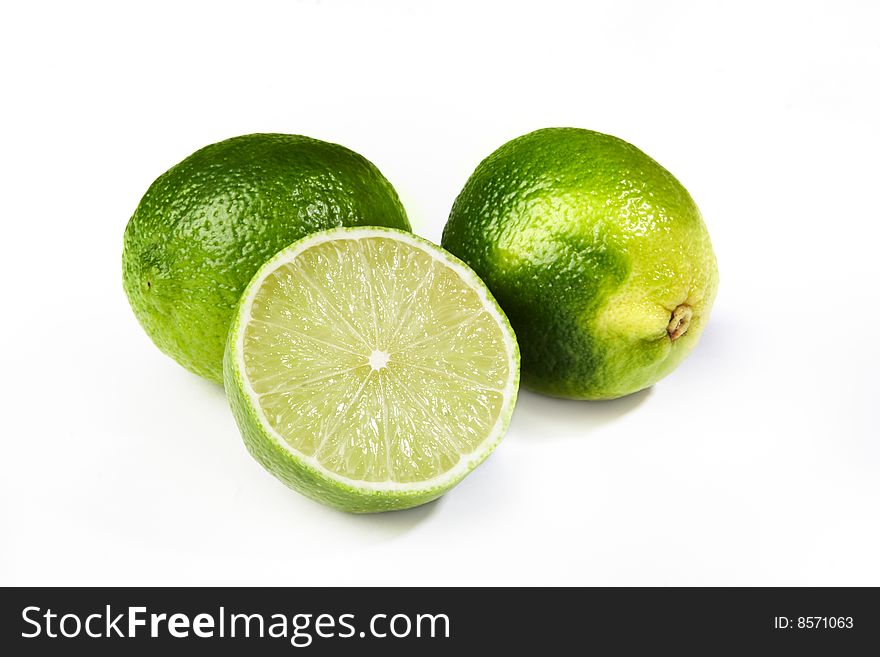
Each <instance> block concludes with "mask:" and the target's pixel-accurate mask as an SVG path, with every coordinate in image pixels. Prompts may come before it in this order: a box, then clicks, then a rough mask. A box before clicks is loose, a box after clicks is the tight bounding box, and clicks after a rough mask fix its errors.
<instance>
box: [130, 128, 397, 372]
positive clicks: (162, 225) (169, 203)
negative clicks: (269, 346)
mask: <svg viewBox="0 0 880 657" xmlns="http://www.w3.org/2000/svg"><path fill="white" fill-rule="evenodd" d="M335 226H386V227H391V228H399V229H403V230H410V225H409V221H408V220H407V218H406V212H405V211H404V209H403V206H402V205H401V203H400V199H399V198H398V196H397V193H396V192H395V191H394V188H393V187H392V186H391V184H390V183H389V182H388V181H387V180H386V179H385V177H384V176H383V175H382V174H381V172H380V171H379V170H378V169H377V168H376V167H375V166H374V165H373V164H372V163H371V162H369V161H368V160H366V159H365V158H364V157H362V156H360V155H358V154H357V153H355V152H353V151H351V150H349V149H347V148H345V147H343V146H339V145H337V144H330V143H327V142H323V141H319V140H317V139H311V138H309V137H303V136H300V135H283V134H255V135H245V136H241V137H234V138H232V139H228V140H226V141H222V142H219V143H216V144H212V145H210V146H206V147H205V148H203V149H201V150H199V151H197V152H196V153H194V154H193V155H191V156H189V157H188V158H186V159H185V160H183V161H182V162H181V163H180V164H178V165H176V166H174V167H172V168H171V169H169V170H168V171H167V172H165V173H164V174H162V175H161V176H160V177H159V178H158V179H157V180H156V181H155V182H154V183H153V184H152V185H151V186H150V188H149V189H148V190H147V193H146V194H145V195H144V197H143V199H141V202H140V204H139V205H138V208H137V210H136V211H135V213H134V216H132V218H131V219H130V220H129V222H128V225H127V226H126V229H125V237H124V247H123V254H122V274H123V285H124V287H125V292H126V294H127V295H128V300H129V303H130V304H131V307H132V309H133V310H134V313H135V315H136V316H137V318H138V320H139V321H140V323H141V325H142V326H143V327H144V330H145V331H146V332H147V334H148V335H149V336H150V338H152V340H153V342H155V343H156V345H157V346H158V347H159V348H160V349H161V350H162V351H163V352H165V353H166V354H168V355H169V356H171V357H172V358H174V359H175V360H177V362H179V363H180V364H181V365H183V366H184V367H186V368H187V369H189V370H191V371H193V372H195V373H196V374H199V375H201V376H204V377H206V378H208V379H211V380H214V381H218V382H222V381H223V349H224V346H225V344H226V333H227V330H228V328H229V323H230V321H231V319H232V314H233V309H234V308H235V307H236V305H237V304H238V300H239V297H240V295H241V292H242V290H244V288H245V286H246V285H247V283H248V282H249V281H250V279H251V277H252V276H253V275H254V272H256V271H257V269H258V268H259V267H260V265H262V264H263V263H264V262H265V261H266V259H268V258H269V256H271V255H273V254H275V253H276V252H277V251H279V250H280V249H281V248H283V247H285V246H287V245H288V244H290V243H291V242H294V241H295V240H297V239H299V238H301V237H304V236H305V235H308V234H310V233H312V232H315V231H318V230H323V229H327V228H332V227H335Z"/></svg>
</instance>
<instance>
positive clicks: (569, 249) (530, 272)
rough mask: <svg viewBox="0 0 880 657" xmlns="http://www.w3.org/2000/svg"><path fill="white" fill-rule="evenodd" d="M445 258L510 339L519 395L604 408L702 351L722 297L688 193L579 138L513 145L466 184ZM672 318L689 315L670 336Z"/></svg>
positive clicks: (618, 150) (547, 133)
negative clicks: (506, 323) (466, 276)
mask: <svg viewBox="0 0 880 657" xmlns="http://www.w3.org/2000/svg"><path fill="white" fill-rule="evenodd" d="M442 244H443V246H444V248H446V249H447V250H449V251H450V252H452V253H453V254H455V255H457V256H458V257H459V258H461V259H462V260H464V261H465V262H467V263H468V264H469V265H470V266H471V267H472V268H473V269H474V270H475V271H476V272H477V274H479V275H480V276H481V277H482V278H483V280H484V281H485V282H486V284H487V285H488V287H489V289H490V290H491V291H492V293H493V294H494V295H495V298H496V299H497V300H498V302H499V304H500V305H501V307H502V308H503V309H504V311H505V312H506V313H507V316H508V318H509V319H510V322H511V324H512V326H513V328H514V331H515V332H516V335H517V339H518V341H519V345H520V350H521V354H522V381H523V383H524V385H526V386H527V387H530V388H532V389H534V390H537V391H539V392H543V393H546V394H550V395H554V396H560V397H568V398H574V399H609V398H614V397H620V396H622V395H626V394H629V393H632V392H636V391H638V390H641V389H643V388H646V387H648V386H651V385H653V384H654V383H655V382H656V381H658V380H659V379H661V378H662V377H664V376H666V375H667V374H669V373H670V372H671V371H672V370H673V369H675V367H676V366H677V365H678V364H679V363H680V362H681V361H682V360H683V359H684V358H685V356H687V354H688V353H689V352H690V351H691V350H692V349H693V347H694V346H695V345H696V343H697V341H698V339H699V337H700V334H701V332H702V330H703V328H704V326H705V324H706V321H707V320H708V317H709V311H710V310H711V307H712V303H713V301H714V298H715V294H716V291H717V287H718V269H717V265H716V260H715V255H714V253H713V250H712V245H711V242H710V239H709V234H708V231H707V230H706V226H705V224H704V223H703V219H702V217H701V215H700V211H699V210H698V209H697V206H696V204H695V203H694V201H693V199H692V198H691V196H690V194H688V192H687V190H685V188H684V187H683V186H682V185H681V183H679V182H678V180H676V179H675V178H674V177H673V176H672V174H671V173H669V172H668V171H667V170H666V169H664V168H663V167H662V166H660V165H659V164H658V163H657V162H655V161H654V160H653V159H651V158H650V157H648V156H647V155H646V154H645V153H643V152H642V151H640V150H639V149H638V148H636V147H635V146H632V145H631V144H628V143H627V142H624V141H622V140H620V139H618V138H616V137H612V136H610V135H605V134H602V133H598V132H593V131H590V130H582V129H578V128H547V129H543V130H538V131H536V132H532V133H529V134H527V135H524V136H522V137H519V138H517V139H514V140H512V141H510V142H508V143H507V144H505V145H504V146H502V147H501V148H499V149H498V150H497V151H495V152H494V153H492V154H491V155H490V156H489V157H487V158H486V159H485V160H483V162H481V163H480V165H479V166H478V167H477V169H476V171H475V172H474V173H473V175H472V176H471V177H470V179H469V180H468V181H467V183H466V184H465V186H464V189H463V190H462V191H461V193H460V194H459V196H458V198H457V199H456V201H455V204H454V205H453V208H452V211H451V213H450V216H449V220H448V223H447V224H446V228H445V229H444V231H443V240H442ZM677 308H687V309H688V313H689V314H690V313H692V315H691V319H690V325H689V326H688V328H687V331H686V332H684V334H682V335H680V336H675V339H673V335H674V333H672V332H671V328H670V327H671V324H670V321H671V319H672V315H673V313H675V311H676V309H677Z"/></svg>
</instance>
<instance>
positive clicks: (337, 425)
mask: <svg viewBox="0 0 880 657" xmlns="http://www.w3.org/2000/svg"><path fill="white" fill-rule="evenodd" d="M224 369H225V377H224V380H225V384H226V394H227V396H228V398H229V402H230V404H231V406H232V410H233V413H234V414H235V417H236V421H237V422H238V425H239V428H240V429H241V433H242V436H243V438H244V441H245V444H246V445H247V448H248V450H249V451H250V452H251V454H252V455H253V456H254V458H256V460H257V461H259V462H260V463H261V464H262V465H263V467H265V468H266V469H267V470H268V471H269V472H271V473H272V474H273V475H275V476H276V477H277V478H278V479H280V480H281V481H283V482H284V483H285V484H287V485H288V486H290V487H291V488H294V489H296V490H298V491H300V492H302V493H304V494H305V495H308V496H309V497H312V498H314V499H316V500H318V501H320V502H323V503H325V504H329V505H331V506H335V507H338V508H341V509H344V510H347V511H354V512H371V511H386V510H393V509H403V508H407V507H412V506H416V505H418V504H423V503H425V502H428V501H430V500H432V499H435V498H437V497H439V496H440V495H442V494H443V493H445V492H446V491H448V490H449V489H450V488H452V487H453V486H454V485H455V484H457V483H458V482H459V481H461V479H462V478H464V476H465V475H467V474H468V473H469V472H470V471H471V470H473V469H474V468H475V467H476V466H477V465H479V464H480V463H481V462H482V461H483V460H484V459H485V458H486V457H487V456H488V455H489V453H490V452H491V451H492V450H493V449H494V448H495V446H496V445H497V444H498V442H499V441H500V440H501V437H502V436H503V434H504V432H505V430H506V428H507V424H508V421H509V419H510V415H511V413H512V411H513V407H514V404H515V402H516V395H517V387H518V383H519V350H518V348H517V344H516V339H515V337H514V334H513V331H512V329H511V328H510V324H509V323H508V321H507V318H506V317H505V315H504V313H503V312H502V310H501V309H500V308H499V307H498V304H497V303H496V302H495V299H494V298H493V297H492V295H491V293H490V292H489V291H488V289H487V288H486V286H485V285H484V284H483V283H482V281H481V280H480V279H479V278H478V277H477V275H476V274H475V273H474V272H473V271H472V270H471V269H470V268H469V267H468V266H467V265H465V264H464V263H463V262H461V261H460V260H458V259H457V258H455V257H454V256H452V255H450V254H449V253H447V252H446V251H444V250H443V249H441V248H440V247H437V246H435V245H433V244H431V243H430V242H427V241H425V240H423V239H421V238H418V237H416V236H414V235H412V234H409V233H405V232H403V231H399V230H394V229H386V228H337V229H332V230H328V231H323V232H320V233H315V234H313V235H310V236H308V237H306V238H304V239H302V240H300V241H298V242H295V243H294V244H292V245H291V246H289V247H288V248H286V249H284V250H283V251H281V252H280V253H278V254H277V255H275V256H274V257H273V258H272V259H270V260H269V261H268V262H267V263H266V264H265V265H263V267H262V268H261V269H260V270H259V271H258V272H257V274H256V275H255V276H254V278H253V279H252V280H251V282H250V284H249V285H248V287H247V288H246V290H245V292H244V294H243V296H242V298H241V302H240V304H239V306H238V309H237V311H236V315H235V318H234V320H233V323H232V326H231V329H230V332H229V339H228V342H227V346H226V357H225V362H224Z"/></svg>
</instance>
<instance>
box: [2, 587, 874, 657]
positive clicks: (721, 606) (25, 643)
mask: <svg viewBox="0 0 880 657" xmlns="http://www.w3.org/2000/svg"><path fill="white" fill-rule="evenodd" d="M0 596H2V605H0V629H2V634H0V648H3V649H4V650H3V652H4V654H6V655H27V654H35V655H54V654H58V655H60V654H67V651H69V650H71V649H73V650H83V651H87V653H86V654H89V655H114V656H115V655H120V654H124V655H140V654H145V655H146V654H156V651H157V650H161V654H162V655H163V656H164V655H191V654H193V650H198V651H202V650H210V651H212V652H215V651H216V652H219V653H221V654H224V653H226V652H229V653H230V654H248V655H251V654H254V655H291V654H298V653H305V654H313V655H339V654H355V653H363V652H364V651H367V652H366V654H372V653H374V652H378V651H381V652H382V654H384V655H397V654H400V655H403V654H420V655H448V654H450V652H449V651H451V650H453V651H461V650H465V651H475V650H477V649H485V648H491V649H492V651H493V653H495V652H497V651H507V650H510V651H516V654H521V653H525V654H529V652H530V651H535V652H536V653H537V654H573V653H574V652H578V653H580V652H590V651H592V650H593V649H597V648H602V654H608V652H609V649H610V653H611V654H631V653H632V652H633V651H635V650H639V651H650V652H651V653H653V652H658V651H660V650H662V651H663V652H664V653H665V652H667V651H670V652H671V653H672V654H699V655H714V654H718V653H728V652H730V651H748V653H749V654H751V653H754V652H755V651H756V650H761V651H764V650H766V651H771V650H772V651H776V653H777V654H794V653H795V651H797V654H829V655H851V654H865V652H863V651H865V650H872V651H873V650H876V649H877V648H878V646H880V598H878V595H877V590H876V589H746V588H739V589H681V588H677V589H546V588H543V589H522V588H517V589H457V588H447V589H426V588H387V589H344V588H343V589H331V588H301V589H281V588H277V589H253V588H243V589H228V588H224V589H210V588H208V589H159V588H153V589H122V588H112V589H105V588H100V589H99V588H88V589H51V588H49V589H14V588H13V589H3V590H0ZM9 649H11V651H10V650H9ZM547 651H553V652H550V653H548V652H547ZM463 654H468V653H463ZM646 654H648V653H646Z"/></svg>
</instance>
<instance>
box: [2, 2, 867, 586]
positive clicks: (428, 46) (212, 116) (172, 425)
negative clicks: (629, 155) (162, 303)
mask: <svg viewBox="0 0 880 657" xmlns="http://www.w3.org/2000/svg"><path fill="white" fill-rule="evenodd" d="M878 7H880V5H878V4H877V3H872V2H867V1H866V2H862V3H858V2H840V1H839V0H835V1H833V2H827V3H816V2H756V3H750V2H742V1H738V2H724V3H709V2H672V3H652V2H644V3H636V2H628V3H627V2H607V3H605V2H602V3H588V2H571V3H561V2H560V3H554V2H547V1H546V0H543V1H541V2H533V3H516V2H469V3H457V2H450V1H449V0H445V1H442V2H420V3H415V2H413V3H403V2H400V3H391V2H369V3H368V2H363V3H358V2H341V1H336V2H333V1H330V0H326V1H321V2H319V1H317V0H312V1H300V2H247V3H234V4H233V3H222V2H186V3H184V2H168V3H166V2H156V1H153V2H149V3H140V6H139V7H135V6H134V4H133V3H110V2H108V3H106V4H97V3H94V2H77V3H65V2H57V3H47V2H31V3H6V4H4V8H3V9H2V15H0V66H2V78H0V96H2V102H0V117H2V122H0V129H2V144H0V167H2V169H0V181H2V182H0V184H2V206H0V207H2V217H0V221H2V224H0V225H2V229H0V230H2V232H0V235H2V238H0V241H2V255H0V275H2V278H0V281H2V283H0V284H2V322H0V345H2V351H0V363H2V367H0V404H2V423H3V424H2V426H3V428H2V432H0V433H2V438H0V439H2V452H0V469H2V473H0V583H2V584H125V585H134V584H218V585H219V584H290V585H296V584H315V585H324V584H414V585H422V584H609V585H610V584H614V585H629V584H644V585H667V584H672V585H682V584H698V585H703V584H736V585H739V584H757V585H778V584H796V585H807V584H822V585H824V584H841V585H859V584H873V585H880V556H878V555H880V505H878V503H880V478H878V474H880V438H878V436H880V430H878V429H880V422H878V419H880V418H878V410H877V408H878V393H880V386H878V380H880V377H878V372H880V347H878V345H880V340H878V338H877V331H878V327H880V293H878V281H880V263H878V260H880V258H878V246H877V243H878V238H880V229H878V222H880V211H878V207H880V205H878V200H877V199H878V180H880V175H878V174H880V166H878V153H880V129H878V125H880V120H878V117H880V95H878V88H880V84H878V81H880V38H878V36H877V34H878V28H880V10H878ZM558 125H571V126H580V127H586V128H592V129H595V130H600V131H603V132H609V133H612V134H614V135H617V136H619V137H622V138H624V139H626V140H628V141H630V142H632V143H634V144H636V145H637V146H639V147H640V148H642V149H643V150H645V151H646V152H647V153H648V154H650V155H652V156H653V157H654V158H656V159H657V160H659V161H660V162H661V163H662V164H663V165H664V166H666V167H667V168H668V169H670V170H671V171H672V172H673V173H674V174H675V175H676V176H677V177H678V178H679V179H680V180H681V181H682V182H683V183H684V184H685V185H686V186H687V187H688V189H689V190H690V191H691V193H692V194H693V195H694V197H695V198H696V200H697V202H698V204H699V205H700V207H701V209H702V211H703V214H704V215H705V218H706V221H707V224H708V226H709V230H710V233H711V235H712V238H713V241H714V244H715V249H716V252H717V255H718V260H719V266H720V271H721V287H720V293H719V296H718V301H717V303H716V306H715V312H714V315H713V317H712V320H711V322H710V324H709V326H708V328H707V330H706V333H705V334H704V338H703V341H702V343H701V344H700V346H699V347H698V349H697V350H696V351H695V352H694V353H693V354H692V356H691V357H690V359H689V360H688V361H687V362H686V363H685V364H684V365H683V366H682V367H680V368H679V370H678V371H676V372H675V373H674V374H673V375H671V376H670V377H668V378H667V379H665V380H663V381H661V382H660V383H658V384H657V385H656V386H655V387H654V388H653V389H652V390H650V391H647V392H643V393H640V394H636V395H634V396H632V397H629V398H625V399H622V400H619V401H614V402H600V403H588V402H567V401H560V400H554V399H549V398H545V397H541V396H537V395H535V394H532V393H529V392H527V391H523V392H522V393H521V397H520V401H519V405H518V407H517V409H516V412H515V415H514V417H513V421H512V423H511V425H510V431H509V433H508V435H507V437H506V438H505V440H504V442H503V443H502V444H501V446H500V447H499V448H498V450H497V451H496V452H495V453H494V454H493V455H492V457H491V458H490V459H489V460H488V461H487V462H486V463H485V464H484V465H483V466H482V467H480V468H479V469H478V470H477V471H476V472H475V473H474V474H472V475H471V476H470V477H468V478H467V479H466V480H465V481H464V482H463V483H462V484H461V485H460V486H459V487H458V488H456V489H455V490H454V491H453V492H451V493H450V494H449V495H447V496H446V497H445V498H443V499H442V500H440V501H439V502H437V503H434V504H430V505H428V506H425V507H422V508H419V509H417V510H412V511H407V512H400V513H394V514H386V515H380V516H350V515H345V514H342V513H339V512H337V511H333V510H331V509H328V508H324V507H322V506H320V505H318V504H316V503H314V502H311V501H309V500H307V499H305V498H303V497H301V496H300V495H298V494H297V493H295V492H292V491H290V490H288V489H286V488H284V487H283V486H282V485H281V484H280V483H278V482H277V481H276V480H275V479H273V478H272V477H271V476H270V475H268V474H266V473H265V472H264V471H263V470H262V469H261V468H260V467H259V465H257V464H256V463H255V462H254V461H253V460H251V458H250V457H249V456H248V454H247V452H246V451H245V449H244V447H243V445H242V443H241V440H240V438H239V435H238V431H237V429H236V427H235V424H234V422H233V420H232V418H231V416H230V414H229V413H228V411H227V407H226V401H225V399H224V396H223V392H222V390H221V388H220V387H218V386H215V385H213V384H210V383H207V382H205V381H202V380H200V379H198V378H196V377H195V376H193V375H190V374H189V373H187V372H186V371H184V370H183V369H182V368H180V367H179V366H178V365H176V364H175V363H174V362H173V361H172V360H170V359H169V358H167V357H165V356H163V355H162V354H161V353H160V352H159V351H158V350H157V349H156V348H155V347H154V346H153V345H152V344H151V342H150V341H149V339H148V338H147V336H146V335H145V334H144V333H143V331H142V330H141V328H140V327H139V325H138V324H137V322H136V320H135V318H134V315H133V314H132V312H131V310H130V309H129V307H128V305H127V303H126V299H125V296H124V294H123V292H122V285H121V272H120V256H121V248H122V233H123V229H124V227H125V224H126V222H127V220H128V218H129V216H130V215H131V213H132V212H133V211H134V209H135V207H136V205H137V203H138V201H139V199H140V197H141V195H142V194H143V193H144V191H146V189H147V187H148V186H149V184H150V183H151V182H152V180H153V179H154V178H155V177H156V176H158V175H159V174H160V173H162V172H163V171H164V170H165V169H167V168H168V167H170V166H171V165H173V164H175V163H176V162H178V161H179V160H181V159H182V158H184V157H185V156H186V155H188V154H189V153H191V152H192V151H194V150H196V149H197V148H199V147H201V146H204V145H206V144H208V143H211V142H214V141H218V140H220V139H223V138H226V137H230V136H233V135H237V134H243V133H249V132H257V131H261V132H263V131H265V132H269V131H272V132H291V133H302V134H307V135H310V136H314V137H318V138H321V139H325V140H329V141H334V142H338V143H341V144H345V145H346V146H348V147H350V148H352V149H354V150H357V151H359V152H360V153H362V154H364V155H365V156H366V157H368V158H369V159H371V160H372V161H373V162H375V163H376V164H377V165H378V166H379V167H380V168H381V169H382V171H383V172H384V173H385V174H386V176H387V177H388V178H389V179H390V180H391V181H392V182H393V183H394V185H395V186H396V187H397V189H398V191H399V192H400V195H401V197H402V199H403V201H404V203H405V205H406V207H407V210H408V212H409V214H410V216H411V219H412V222H413V226H414V228H415V230H416V232H418V233H419V234H421V235H424V236H426V237H428V238H430V239H432V240H435V241H438V240H439V238H440V234H441V231H442V228H443V224H444V222H445V218H446V216H447V214H448V212H449V208H450V206H451V204H452V202H453V200H454V198H455V196H456V194H457V192H458V191H459V190H460V189H461V187H462V185H463V184H464V182H465V180H466V179H467V177H468V176H469V175H470V173H471V172H472V171H473V169H474V167H475V166H476V165H477V163H478V162H479V161H480V160H481V159H482V158H483V157H484V156H486V155H488V154H489V153H490V152H491V151H493V150H494V149H495V148H497V147H498V146H500V145H501V144H502V143H504V142H505V141H507V140H508V139H511V138H513V137H515V136H517V135H520V134H522V133H525V132H528V131H530V130H533V129H536V128H540V127H544V126H558Z"/></svg>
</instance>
